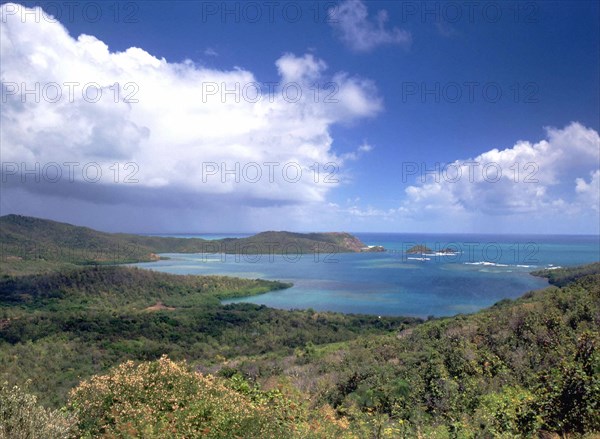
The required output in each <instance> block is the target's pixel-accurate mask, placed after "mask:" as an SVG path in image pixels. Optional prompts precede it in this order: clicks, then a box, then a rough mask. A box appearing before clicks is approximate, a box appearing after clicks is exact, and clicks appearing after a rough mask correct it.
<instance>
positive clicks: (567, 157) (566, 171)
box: [403, 122, 600, 215]
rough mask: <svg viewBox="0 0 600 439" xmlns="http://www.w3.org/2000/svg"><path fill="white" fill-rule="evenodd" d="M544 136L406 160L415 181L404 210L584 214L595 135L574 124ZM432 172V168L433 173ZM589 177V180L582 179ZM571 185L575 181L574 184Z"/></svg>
mask: <svg viewBox="0 0 600 439" xmlns="http://www.w3.org/2000/svg"><path fill="white" fill-rule="evenodd" d="M546 133H547V139H544V140H541V141H539V142H537V143H531V142H529V141H518V142H517V143H516V144H515V145H514V146H512V147H511V148H506V149H504V150H498V149H492V150H490V151H487V152H484V153H483V154H480V155H479V156H477V157H475V158H469V159H465V160H457V161H455V162H452V163H448V164H431V163H430V164H416V163H414V164H405V169H404V171H405V173H406V175H412V176H413V178H415V179H416V184H414V185H411V186H409V187H407V188H406V201H405V203H404V205H403V207H404V209H405V211H406V212H409V213H412V214H413V215H418V214H419V213H422V212H429V213H431V212H437V213H442V212H443V213H451V212H455V213H458V212H469V213H471V214H478V213H479V214H485V215H513V214H522V213H525V214H536V215H547V214H555V213H562V214H567V215H568V214H581V213H584V214H589V213H590V212H592V211H594V210H595V211H596V212H597V211H598V197H599V191H600V190H599V188H598V178H599V173H600V171H599V170H598V169H597V167H598V165H599V162H600V137H599V136H598V133H597V132H596V131H595V130H593V129H590V128H586V127H584V126H583V125H581V124H580V123H577V122H573V123H571V124H569V125H567V126H566V127H564V128H562V129H557V128H552V127H549V128H546ZM432 171H434V172H432ZM587 176H591V179H590V182H589V183H588V182H586V180H585V179H584V178H583V177H587ZM573 183H574V184H573Z"/></svg>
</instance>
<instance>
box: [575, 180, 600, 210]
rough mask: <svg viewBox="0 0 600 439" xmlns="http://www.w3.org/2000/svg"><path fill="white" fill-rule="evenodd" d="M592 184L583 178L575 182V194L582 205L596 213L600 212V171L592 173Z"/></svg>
mask: <svg viewBox="0 0 600 439" xmlns="http://www.w3.org/2000/svg"><path fill="white" fill-rule="evenodd" d="M590 174H591V178H590V182H589V183H587V182H586V181H585V180H584V179H583V178H577V179H576V180H575V192H577V198H578V201H579V203H580V204H581V205H583V206H587V207H588V208H589V209H593V210H595V211H598V210H600V170H596V171H595V172H591V173H590Z"/></svg>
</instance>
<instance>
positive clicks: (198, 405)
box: [69, 356, 344, 438]
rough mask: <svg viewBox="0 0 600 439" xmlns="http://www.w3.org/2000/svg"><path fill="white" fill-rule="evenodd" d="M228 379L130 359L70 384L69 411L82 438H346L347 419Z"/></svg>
mask: <svg viewBox="0 0 600 439" xmlns="http://www.w3.org/2000/svg"><path fill="white" fill-rule="evenodd" d="M226 384H227V381H226V380H224V379H221V378H216V377H213V376H210V375H207V376H205V375H202V374H200V373H197V372H192V371H190V370H189V369H188V367H187V366H186V365H185V364H184V363H175V362H173V361H171V360H169V359H168V358H167V357H166V356H163V357H162V358H161V359H160V360H157V361H153V362H145V363H140V364H135V363H134V362H132V361H128V362H126V363H123V364H121V365H120V366H118V367H116V368H115V369H113V370H112V371H111V372H110V373H109V374H107V375H102V376H99V375H97V376H94V377H92V378H91V379H89V380H87V381H84V382H82V383H81V384H80V385H79V386H78V387H76V388H75V389H73V390H72V391H71V393H70V401H69V408H70V409H71V410H73V411H74V412H75V413H76V414H77V415H78V418H79V425H78V427H79V430H80V434H81V435H82V436H84V437H86V436H93V437H97V436H102V437H120V438H125V437H144V438H190V437H203V438H242V437H243V438H271V437H272V438H293V437H303V438H304V437H323V438H324V437H332V436H331V435H334V436H333V437H343V435H342V434H343V433H344V428H343V427H344V424H343V423H339V422H337V421H336V420H335V419H334V418H335V417H334V415H333V414H332V413H331V412H329V411H327V410H326V409H323V410H321V411H318V412H317V413H319V414H323V417H322V419H319V420H314V419H310V420H309V419H308V418H307V417H306V412H305V411H303V410H301V409H300V408H298V406H296V405H295V404H293V403H292V402H291V401H286V400H285V397H284V396H283V395H282V394H281V393H280V392H268V393H267V392H265V393H263V394H261V395H260V396H259V395H257V394H256V392H258V391H253V392H250V391H249V389H247V388H245V389H244V392H240V391H237V390H235V387H240V386H239V383H238V384H237V385H233V386H232V385H226ZM241 387H245V386H241ZM251 393H252V394H251Z"/></svg>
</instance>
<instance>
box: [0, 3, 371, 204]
mask: <svg viewBox="0 0 600 439" xmlns="http://www.w3.org/2000/svg"><path fill="white" fill-rule="evenodd" d="M7 7H10V8H11V11H14V8H15V7H17V6H16V5H11V4H5V5H2V8H3V9H5V8H7ZM19 8H20V6H19ZM3 17H4V19H3V21H2V23H1V24H0V37H1V48H0V49H1V51H2V78H1V79H2V100H3V111H2V115H1V117H2V121H1V122H2V127H3V129H2V133H1V139H0V140H1V142H2V161H3V163H7V162H10V163H18V164H22V163H23V164H25V165H26V166H28V167H30V168H32V167H35V166H36V165H35V164H36V163H38V164H40V165H41V166H42V167H43V166H44V164H48V163H58V164H61V166H62V164H63V163H66V162H70V163H73V162H75V163H79V168H78V170H77V171H76V172H75V173H74V180H75V181H74V182H68V184H62V185H59V184H55V185H52V186H51V188H52V189H51V190H53V191H55V193H59V192H61V191H62V193H63V195H64V196H71V197H80V198H82V197H83V198H86V197H89V196H90V193H91V192H89V191H86V190H82V189H81V188H76V186H77V185H85V187H89V186H90V185H89V181H87V180H86V179H85V178H83V177H82V175H81V171H80V170H81V167H82V166H83V165H84V164H86V163H90V162H93V163H95V164H98V165H99V167H100V169H101V171H102V177H101V179H100V181H99V182H98V184H97V185H96V187H95V189H94V190H93V191H92V192H93V193H96V192H98V193H99V192H102V191H104V196H102V197H101V196H100V195H98V197H99V199H102V200H103V201H104V202H107V203H111V202H114V203H117V202H122V201H123V200H127V202H129V201H131V200H130V198H132V199H135V200H136V202H138V203H143V202H147V203H150V204H152V203H157V202H158V203H162V202H165V203H169V202H172V200H174V199H176V198H177V197H178V196H181V198H182V199H186V200H189V203H191V204H192V205H193V204H194V203H196V204H199V205H201V204H202V203H203V201H204V200H206V199H209V198H210V197H214V196H219V197H220V201H221V202H222V203H227V200H229V201H230V202H231V203H234V204H235V205H240V204H244V203H246V204H248V205H250V206H257V205H269V204H270V203H271V204H277V205H286V204H294V203H300V204H301V203H306V202H319V201H323V200H324V199H325V196H326V194H327V193H328V192H329V191H330V190H331V189H333V188H334V187H335V186H336V184H335V183H333V182H323V181H315V180H316V179H315V178H314V175H313V173H312V172H311V171H310V169H309V167H310V166H311V165H313V164H314V163H319V164H325V163H329V162H334V163H337V164H338V165H342V164H343V160H344V158H343V157H342V156H341V155H338V154H336V152H335V151H334V150H333V146H332V144H333V139H332V137H331V134H330V130H331V127H332V125H334V124H337V123H347V122H348V121H351V120H354V119H358V118H364V117H372V116H374V115H376V114H378V113H379V112H380V111H381V109H382V100H381V98H380V97H379V96H378V93H377V90H376V87H375V85H374V84H373V83H372V82H371V81H369V80H366V79H364V78H357V77H354V76H351V75H349V74H348V73H345V72H333V73H328V68H327V64H326V63H325V61H324V60H321V59H318V58H316V57H314V56H313V55H312V54H306V55H294V54H291V53H290V54H285V55H283V56H282V57H281V58H279V59H278V60H274V62H275V64H276V67H277V69H278V72H279V75H280V78H279V81H278V83H277V84H267V83H263V82H261V80H260V78H257V77H256V76H255V75H254V74H253V73H252V72H251V71H248V70H246V69H243V68H233V69H229V70H219V69H211V68H206V67H202V66H198V65H196V64H195V63H193V62H192V61H184V62H181V63H173V62H169V61H167V60H166V59H164V58H157V57H155V56H153V55H152V54H150V53H148V52H146V51H145V50H143V49H142V48H136V47H131V48H129V49H127V50H125V51H123V52H113V51H111V50H110V49H109V47H108V46H107V45H106V44H105V43H104V42H103V41H100V40H98V39H97V38H95V37H94V36H90V35H80V36H79V37H77V38H73V37H72V36H70V35H69V34H68V32H67V30H66V29H65V28H64V27H63V26H62V25H61V24H60V23H58V22H56V21H53V20H37V22H36V20H33V19H30V20H26V19H25V20H24V19H22V17H23V15H22V14H5V13H4V11H3ZM207 54H208V53H207ZM315 83H317V84H318V85H319V86H320V87H322V88H323V89H324V90H319V93H318V94H316V92H315V90H314V84H315ZM69 84H71V85H69ZM25 88H26V89H27V90H30V91H31V90H33V92H31V93H29V94H26V95H24V94H23V90H24V89H25ZM84 90H85V91H86V93H84ZM59 93H60V94H61V96H60V97H59ZM326 98H329V99H326ZM115 163H116V164H117V165H118V168H119V169H118V171H119V173H120V174H119V175H118V176H117V174H116V171H115V168H114V165H115ZM127 163H133V165H132V166H134V167H133V168H131V167H130V168H129V169H124V166H125V164H127ZM265 163H266V164H267V165H265ZM286 165H288V167H287V169H286V168H285V166H286ZM19 166H20V165H19ZM111 166H113V168H111ZM215 166H216V169H215ZM22 170H23V169H19V170H18V173H21V171H22ZM299 170H300V171H299ZM6 171H10V172H8V173H11V174H12V173H14V172H13V171H14V170H13V169H12V168H11V169H8V170H7V169H5V168H3V172H4V174H6V173H7V172H6ZM63 171H64V169H63ZM134 171H135V172H134ZM131 173H134V174H135V179H134V180H135V181H137V183H136V184H135V185H130V186H129V190H128V191H124V190H123V189H122V186H123V185H122V183H123V179H124V177H125V176H126V175H129V174H131ZM299 173H300V175H299ZM17 177H18V176H17ZM117 177H118V181H117V183H119V184H121V185H120V186H119V185H118V184H117V183H115V181H116V179H117ZM64 180H65V179H64V178H63V179H62V180H61V182H60V183H66V182H65V181H64ZM15 181H16V180H15ZM15 181H13V184H16V183H15ZM19 181H20V180H19ZM42 183H43V182H42ZM71 183H72V184H71ZM21 186H22V188H25V189H26V190H28V191H39V192H43V191H47V190H48V189H47V188H46V189H42V186H43V185H40V184H36V182H31V178H30V179H29V180H28V184H25V185H21ZM117 186H118V189H117ZM143 193H148V194H157V196H162V197H163V199H162V201H161V200H157V198H156V197H152V196H144V195H143ZM126 194H129V195H126ZM131 194H136V195H135V197H131ZM144 200H146V201H144Z"/></svg>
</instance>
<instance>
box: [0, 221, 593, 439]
mask: <svg viewBox="0 0 600 439" xmlns="http://www.w3.org/2000/svg"><path fill="white" fill-rule="evenodd" d="M9 219H10V218H9ZM2 221H4V222H6V221H7V217H2ZM23 221H33V222H35V221H40V220H36V219H26V220H23V217H19V218H18V221H17V223H19V227H21V226H22V225H23V224H22V223H23ZM53 224H54V225H53V227H57V228H58V229H57V230H55V231H54V232H53V231H51V230H49V229H48V228H47V227H46V226H47V225H48V224H47V222H45V221H44V222H42V223H41V227H42V228H44V233H37V232H35V230H34V232H32V233H33V234H32V235H31V238H27V239H31V242H35V240H37V239H39V240H40V242H42V245H41V247H42V248H44V246H46V245H50V244H48V243H53V242H58V241H60V240H62V241H61V242H66V243H67V244H68V245H75V246H79V248H81V246H83V245H87V241H86V240H87V239H88V238H90V239H91V240H92V241H90V242H93V239H94V237H96V238H98V236H97V235H96V234H97V233H99V232H94V231H89V229H84V231H82V230H81V229H82V228H73V227H74V226H68V225H61V224H59V223H53ZM2 226H3V227H2V228H0V230H2V242H3V243H8V244H9V245H21V242H20V240H21V239H25V238H23V237H22V236H20V235H19V234H18V233H16V232H15V229H14V228H11V227H12V226H11V227H8V228H5V227H4V223H3V224H2ZM33 229H36V227H33ZM64 233H66V234H67V235H69V236H66V235H64ZM79 233H83V235H78V234H79ZM86 234H89V236H88V235H86ZM105 235H107V236H109V237H112V238H114V239H116V240H117V241H118V244H119V245H121V244H122V241H119V240H120V239H121V238H122V237H124V236H125V237H126V236H128V235H110V234H105ZM112 238H111V239H112ZM44 239H46V241H44ZM98 239H104V238H98ZM141 239H146V238H144V237H142V238H141ZM148 239H150V240H152V239H154V238H148ZM269 239H271V238H269ZM11 240H12V241H11ZM185 241H187V240H185ZM281 242H284V241H281ZM104 244H106V242H104V241H103V243H102V244H101V245H104ZM99 245H100V244H99ZM48 248H49V247H48ZM149 248H150V247H147V248H146V247H145V250H144V251H147V250H148V249H149ZM153 249H154V248H153ZM11 251H12V250H11ZM57 255H59V253H56V252H55V253H48V254H46V256H47V257H46V258H40V257H38V258H32V259H27V258H25V259H19V258H18V257H15V256H14V255H9V256H7V257H6V258H4V259H3V260H2V265H3V267H2V272H3V273H4V276H3V277H2V278H1V279H0V438H1V439H4V438H11V439H12V438H21V437H22V438H32V437H33V438H35V437H40V438H42V437H43V438H54V437H57V438H58V437H65V438H67V437H96V436H104V437H123V438H124V437H157V438H158V437H198V436H199V437H242V436H243V437H290V438H294V437H298V438H300V437H302V438H304V437H319V438H332V437H356V438H397V437H417V438H419V437H426V438H490V437H501V438H516V437H544V438H553V437H559V436H561V437H590V438H591V437H594V434H595V433H598V432H600V354H599V351H598V349H599V343H600V334H599V329H598V328H600V263H596V264H591V265H588V266H584V267H577V268H564V269H555V270H547V271H542V272H538V273H536V275H539V276H544V277H547V278H548V279H549V282H550V283H551V284H552V286H550V287H548V288H546V289H544V290H540V291H535V292H529V293H527V294H525V295H524V296H523V297H522V298H520V299H518V300H514V301H511V300H503V301H501V302H499V303H497V304H496V305H494V306H492V307H490V308H489V309H486V310H483V311H481V312H478V313H475V314H471V315H459V316H455V317H451V318H444V319H432V320H429V321H427V322H421V321H419V320H416V319H411V318H390V317H382V318H379V317H377V316H361V315H343V314H336V313H321V312H315V311H312V310H305V311H300V310H295V311H282V310H275V309H270V308H267V307H264V306H258V305H253V304H233V305H222V304H221V299H224V298H230V297H237V296H247V295H252V294H260V293H263V292H266V291H271V290H275V289H281V288H287V287H288V286H289V285H288V284H285V283H281V282H273V281H263V280H250V279H235V278H229V277H222V276H216V277H215V276H176V275H169V274H165V273H158V272H153V271H147V270H140V269H135V268H129V267H116V266H109V265H93V266H88V267H82V266H81V265H80V264H82V263H84V262H82V261H81V260H77V261H67V260H65V259H64V258H61V257H59V256H57ZM91 261H92V262H94V263H96V262H98V261H99V260H98V259H92V260H91ZM71 262H76V263H71ZM28 264H29V265H28ZM7 266H8V267H9V268H8V269H7V268H6V267H7ZM11 272H14V273H18V276H15V275H10V273H11ZM165 355H168V357H166V356H165ZM182 361H186V362H185V363H183V362H182ZM140 362H141V363H140Z"/></svg>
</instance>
